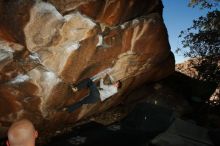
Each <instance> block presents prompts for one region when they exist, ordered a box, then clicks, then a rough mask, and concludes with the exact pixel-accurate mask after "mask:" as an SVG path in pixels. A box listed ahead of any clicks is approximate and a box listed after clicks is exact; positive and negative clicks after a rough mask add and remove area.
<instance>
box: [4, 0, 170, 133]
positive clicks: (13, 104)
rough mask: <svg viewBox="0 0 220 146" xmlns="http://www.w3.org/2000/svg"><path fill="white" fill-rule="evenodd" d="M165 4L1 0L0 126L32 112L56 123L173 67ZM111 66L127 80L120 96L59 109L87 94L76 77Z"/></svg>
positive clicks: (43, 122)
mask: <svg viewBox="0 0 220 146" xmlns="http://www.w3.org/2000/svg"><path fill="white" fill-rule="evenodd" d="M139 6H140V7H139ZM162 7H163V6H162V3H161V1H160V0H147V1H144V2H143V1H140V0H129V2H127V1H126V0H105V1H101V0H82V1H78V0H66V1H57V0H48V2H43V1H41V0H36V1H35V0H17V1H14V0H8V1H3V0H0V8H1V9H0V20H1V21H0V22H1V23H0V53H1V54H0V83H1V84H0V97H1V98H0V101H1V102H0V126H2V127H6V128H7V127H8V126H9V125H10V123H11V122H13V121H15V120H17V119H20V118H24V117H26V118H29V119H31V120H32V121H33V122H34V123H35V125H37V127H40V128H45V127H47V128H48V127H49V128H53V129H56V126H57V124H58V123H64V122H71V123H73V122H77V121H79V120H80V119H82V118H85V117H87V116H89V115H91V114H94V113H98V112H101V111H104V110H106V109H108V108H110V107H113V106H115V105H117V104H119V103H120V102H121V101H123V99H125V98H126V97H127V96H128V93H130V92H131V91H132V90H133V89H135V88H137V87H138V86H141V85H142V84H143V83H146V82H147V83H150V82H153V81H157V80H160V79H162V78H165V77H167V76H168V75H170V74H171V73H173V72H174V57H173V54H172V52H171V51H170V45H169V42H168V35H167V30H166V27H165V25H164V22H163V18H162ZM108 70H111V72H110V74H111V75H112V77H113V78H114V79H115V80H121V81H122V83H123V86H122V89H120V91H119V93H118V94H116V95H114V96H113V97H111V98H110V99H108V100H107V101H105V102H98V103H96V104H93V105H85V106H83V107H81V108H80V109H79V110H77V111H76V112H74V113H72V114H67V113H59V112H57V109H59V108H61V107H62V106H64V105H69V104H73V103H74V102H77V101H79V100H80V99H82V98H83V97H84V96H85V94H86V93H87V91H84V90H83V91H82V92H78V93H76V94H73V93H72V91H71V88H70V83H78V82H79V81H80V80H82V79H84V78H88V77H92V76H96V75H97V74H99V73H100V72H105V71H108ZM8 123H9V124H8Z"/></svg>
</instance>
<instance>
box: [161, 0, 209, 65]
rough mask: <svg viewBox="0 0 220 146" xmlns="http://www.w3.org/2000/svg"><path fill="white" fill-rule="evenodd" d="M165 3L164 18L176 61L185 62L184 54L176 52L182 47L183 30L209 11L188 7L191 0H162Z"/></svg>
mask: <svg viewBox="0 0 220 146" xmlns="http://www.w3.org/2000/svg"><path fill="white" fill-rule="evenodd" d="M162 1H163V5H164V10H163V18H164V22H165V25H166V27H167V30H168V34H169V42H170V46H171V50H172V51H173V53H174V55H175V59H176V63H180V62H183V61H184V60H185V58H184V57H183V55H182V54H180V53H178V54H176V53H175V50H176V49H177V48H178V47H179V48H181V47H182V45H181V39H180V38H178V35H179V34H180V31H181V30H185V29H187V28H188V27H190V26H192V20H193V19H195V18H198V17H200V16H204V15H206V13H207V11H208V10H207V9H206V10H201V9H199V8H197V7H196V8H191V7H188V2H189V0H162Z"/></svg>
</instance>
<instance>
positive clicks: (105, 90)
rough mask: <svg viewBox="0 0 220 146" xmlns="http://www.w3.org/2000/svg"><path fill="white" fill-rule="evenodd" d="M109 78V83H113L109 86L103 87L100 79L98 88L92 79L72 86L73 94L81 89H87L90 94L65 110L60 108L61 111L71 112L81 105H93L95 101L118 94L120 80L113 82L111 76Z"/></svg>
mask: <svg viewBox="0 0 220 146" xmlns="http://www.w3.org/2000/svg"><path fill="white" fill-rule="evenodd" d="M109 77H110V80H111V82H112V83H113V84H111V85H105V84H104V83H103V78H101V80H100V86H99V87H97V86H96V84H95V83H94V81H93V80H92V78H87V79H84V80H82V81H81V82H80V83H79V84H77V85H76V86H73V85H72V86H71V88H72V90H73V92H77V91H79V90H81V89H83V88H89V90H90V92H89V94H88V95H87V96H86V97H84V98H83V99H82V100H80V101H79V102H77V103H75V104H73V105H70V106H67V107H65V108H62V111H68V112H73V111H74V110H76V109H78V108H79V107H81V106H82V105H83V104H93V103H95V102H97V101H104V100H106V99H107V98H109V97H111V96H112V95H114V94H116V93H117V92H118V89H119V88H121V85H122V83H121V81H120V80H118V81H116V82H113V79H112V77H111V76H109Z"/></svg>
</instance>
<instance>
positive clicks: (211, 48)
mask: <svg viewBox="0 0 220 146" xmlns="http://www.w3.org/2000/svg"><path fill="white" fill-rule="evenodd" d="M211 2H215V3H217V2H219V0H212V1H207V0H191V3H190V4H191V6H196V5H200V6H201V7H203V8H210V7H213V6H214V3H211ZM179 37H180V38H181V39H182V41H181V43H182V47H183V48H181V49H180V48H177V50H176V52H179V51H182V52H183V54H184V56H185V57H190V58H197V59H198V61H196V63H194V67H195V68H196V69H197V70H198V73H199V76H198V78H200V79H203V80H208V81H215V82H220V11H219V10H217V9H216V10H214V11H211V12H208V13H207V15H206V16H201V17H199V18H197V19H195V20H193V25H192V26H191V27H190V28H187V29H186V30H184V31H181V32H180V35H179Z"/></svg>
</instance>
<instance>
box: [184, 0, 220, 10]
mask: <svg viewBox="0 0 220 146" xmlns="http://www.w3.org/2000/svg"><path fill="white" fill-rule="evenodd" d="M218 2H220V0H190V2H189V4H188V5H189V7H195V6H199V7H200V8H201V9H204V8H209V9H210V8H212V7H217V6H218Z"/></svg>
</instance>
